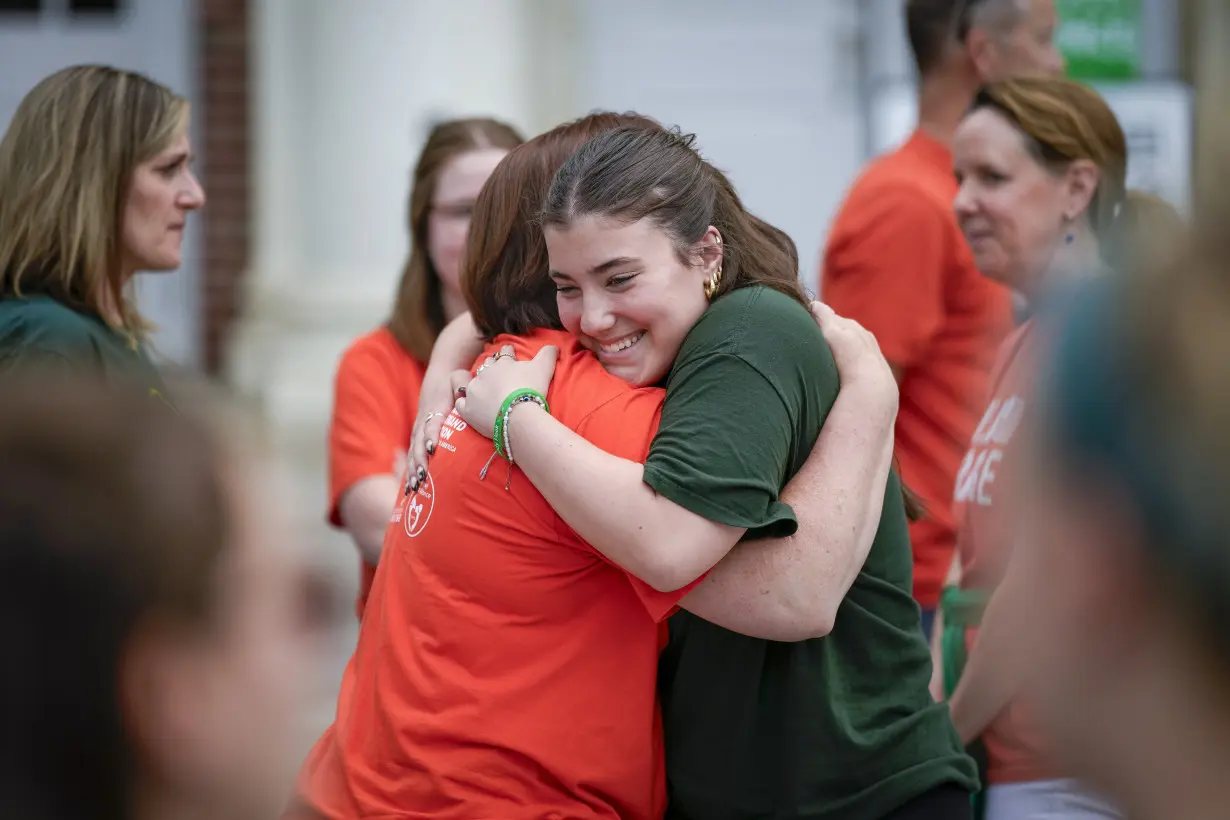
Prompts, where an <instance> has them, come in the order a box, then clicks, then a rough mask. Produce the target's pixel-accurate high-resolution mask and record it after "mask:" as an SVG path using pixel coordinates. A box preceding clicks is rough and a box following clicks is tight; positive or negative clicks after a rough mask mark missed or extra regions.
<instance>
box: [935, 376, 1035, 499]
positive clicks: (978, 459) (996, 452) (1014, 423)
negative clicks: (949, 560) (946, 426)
mask: <svg viewBox="0 0 1230 820" xmlns="http://www.w3.org/2000/svg"><path fill="white" fill-rule="evenodd" d="M1024 413H1025V401H1024V400H1023V399H1022V398H1021V397H1020V396H1010V397H1008V398H1007V399H995V400H994V401H992V402H991V404H990V406H988V407H987V412H986V413H984V414H983V416H982V421H981V422H979V423H978V429H977V430H975V431H974V437H973V438H972V439H970V448H969V452H967V453H966V454H965V460H964V461H963V462H961V470H960V471H959V472H958V473H957V485H956V490H955V491H954V493H953V498H954V499H956V500H957V501H958V502H960V503H964V504H969V503H973V504H977V505H979V506H981V507H989V506H991V501H992V499H991V489H992V487H993V486H994V484H995V475H996V473H995V469H996V467H998V466H999V463H1000V462H1001V461H1003V459H1004V448H1005V447H1007V446H1008V443H1009V442H1010V441H1012V435H1013V433H1015V432H1016V429H1017V427H1019V426H1020V425H1021V416H1023V415H1024Z"/></svg>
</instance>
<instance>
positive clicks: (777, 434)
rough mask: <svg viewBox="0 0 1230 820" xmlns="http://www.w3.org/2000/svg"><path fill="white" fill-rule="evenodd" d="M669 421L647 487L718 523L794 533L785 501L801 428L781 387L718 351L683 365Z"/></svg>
mask: <svg viewBox="0 0 1230 820" xmlns="http://www.w3.org/2000/svg"><path fill="white" fill-rule="evenodd" d="M676 367H677V370H676V372H674V373H672V374H671V379H670V387H669V390H668V391H667V394H666V404H665V406H664V407H663V408H662V423H661V426H660V427H659V428H658V435H657V436H656V437H655V438H654V440H653V446H652V447H651V449H650V451H649V459H648V460H647V461H646V463H645V482H646V483H647V484H648V485H649V486H650V487H652V488H653V489H654V490H655V491H656V492H658V493H660V494H662V495H664V496H666V497H667V498H669V499H670V500H671V501H674V502H675V503H676V504H678V505H679V506H681V507H684V508H686V509H688V510H691V511H692V512H694V513H696V514H697V515H700V516H703V517H705V518H707V519H709V520H710V521H716V522H717V523H719V524H726V525H729V526H732V527H744V528H746V529H748V530H756V532H755V533H754V534H755V535H756V536H760V537H774V538H777V537H783V536H787V535H793V534H794V532H795V531H796V530H797V529H798V521H797V520H796V519H795V517H794V512H793V511H792V510H791V509H790V507H789V506H787V505H786V504H783V503H781V502H780V500H779V495H780V492H781V488H782V486H783V485H784V484H785V482H786V479H787V476H788V475H789V470H790V465H791V452H792V448H791V444H792V441H793V439H794V436H795V431H796V425H795V422H794V419H793V418H792V413H791V410H790V407H791V406H795V407H797V406H800V405H801V403H802V401H803V398H802V396H796V397H783V396H782V394H781V389H792V388H800V389H801V384H800V385H789V383H785V384H783V383H780V382H779V383H775V382H774V381H771V380H770V379H768V378H766V376H765V375H764V374H763V373H762V372H761V371H760V370H759V369H758V368H757V367H754V366H753V365H752V364H751V363H750V362H748V361H747V360H746V359H744V358H743V357H741V356H736V355H732V354H726V353H716V354H711V355H709V356H705V357H702V358H698V359H693V360H691V361H688V362H686V363H685V364H683V365H682V366H680V365H678V364H677V365H676Z"/></svg>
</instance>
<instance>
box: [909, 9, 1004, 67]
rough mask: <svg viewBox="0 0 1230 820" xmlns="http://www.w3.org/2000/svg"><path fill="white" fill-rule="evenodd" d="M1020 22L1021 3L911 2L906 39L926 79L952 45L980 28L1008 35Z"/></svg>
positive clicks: (960, 41)
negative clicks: (1006, 32)
mask: <svg viewBox="0 0 1230 820" xmlns="http://www.w3.org/2000/svg"><path fill="white" fill-rule="evenodd" d="M1018 19H1020V2H1019V0H908V2H907V3H906V6H905V29H906V36H907V37H908V39H909V41H910V51H911V53H912V54H913V55H914V65H915V66H916V67H917V68H918V73H919V75H922V76H925V75H927V74H930V73H931V72H932V71H934V70H935V69H936V68H938V67H939V66H940V65H941V64H942V63H943V60H944V52H945V51H946V50H947V49H948V47H949V46H950V45H954V44H957V43H963V42H965V38H966V37H968V36H969V32H970V29H972V28H975V27H978V28H984V29H990V30H995V31H998V32H1001V33H1002V32H1005V31H1008V30H1010V29H1011V28H1012V27H1013V26H1014V25H1016V22H1017V20H1018Z"/></svg>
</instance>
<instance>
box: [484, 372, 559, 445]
mask: <svg viewBox="0 0 1230 820" xmlns="http://www.w3.org/2000/svg"><path fill="white" fill-rule="evenodd" d="M523 404H533V405H536V406H537V407H538V408H539V409H541V410H542V411H543V412H545V413H548V414H549V413H550V412H551V408H550V407H549V406H548V405H547V400H546V397H544V396H543V395H542V394H541V393H539V392H538V391H537V390H533V389H530V388H521V389H519V390H514V391H513V392H512V393H510V394H509V395H508V398H506V399H505V400H504V403H503V404H502V405H501V406H500V410H499V413H498V414H497V415H496V419H495V429H494V431H493V435H492V439H493V441H494V442H495V451H496V452H497V453H499V454H500V455H501V456H503V457H504V458H506V459H508V461H510V462H512V461H513V460H514V459H513V455H512V437H511V431H510V429H509V428H510V427H511V419H512V416H513V415H514V413H515V411H516V409H517V408H518V407H520V406H521V405H523Z"/></svg>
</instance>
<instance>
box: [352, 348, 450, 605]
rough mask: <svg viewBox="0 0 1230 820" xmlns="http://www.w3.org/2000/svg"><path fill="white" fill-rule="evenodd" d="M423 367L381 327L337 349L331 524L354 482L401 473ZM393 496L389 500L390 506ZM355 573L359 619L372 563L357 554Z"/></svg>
mask: <svg viewBox="0 0 1230 820" xmlns="http://www.w3.org/2000/svg"><path fill="white" fill-rule="evenodd" d="M425 370H426V368H425V367H424V366H423V363H422V362H420V361H419V360H418V359H416V358H414V357H413V356H411V355H410V354H409V353H407V352H406V349H405V348H404V347H402V346H401V344H400V343H398V341H397V339H396V338H394V336H393V334H392V333H390V332H389V330H388V328H383V327H382V328H379V329H378V330H373V331H372V332H371V333H368V334H367V335H366V336H360V337H359V338H358V339H356V340H355V341H354V343H353V344H351V345H350V347H349V348H347V349H346V352H345V353H343V354H342V358H341V361H340V362H339V364H338V367H337V376H336V378H335V379H334V387H333V418H332V419H331V420H330V422H329V513H328V517H329V523H331V524H332V525H333V526H335V527H341V526H342V519H341V515H340V512H339V509H338V505H339V504H340V503H341V500H342V496H343V495H345V493H346V491H347V490H349V489H350V488H351V487H353V486H354V485H355V482H357V481H360V480H362V479H364V478H367V477H369V476H374V475H387V474H389V473H392V474H393V475H401V474H402V473H403V472H404V467H405V465H404V462H405V459H406V451H407V450H409V448H410V433H411V430H412V428H413V426H414V417H415V415H417V414H418V401H419V389H420V388H421V387H422V385H423V373H424V372H425ZM396 500H397V499H396V498H390V499H389V508H390V509H391V508H392V507H393V504H394V503H395V502H396ZM360 573H361V577H360V580H359V599H358V601H357V602H356V609H357V610H358V613H359V617H360V618H361V617H363V608H364V606H365V604H366V603H367V596H368V593H369V592H370V590H371V587H372V579H373V578H374V577H375V575H376V568H375V567H374V566H372V565H371V564H368V563H367V562H366V561H363V560H361V559H360Z"/></svg>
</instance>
